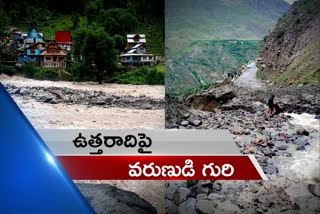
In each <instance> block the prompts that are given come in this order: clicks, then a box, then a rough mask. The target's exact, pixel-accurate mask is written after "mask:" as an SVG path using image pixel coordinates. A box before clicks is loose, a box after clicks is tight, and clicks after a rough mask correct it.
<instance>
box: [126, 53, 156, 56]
mask: <svg viewBox="0 0 320 214" xmlns="http://www.w3.org/2000/svg"><path fill="white" fill-rule="evenodd" d="M120 56H154V54H136V53H132V54H129V53H125V54H121V55H120Z"/></svg>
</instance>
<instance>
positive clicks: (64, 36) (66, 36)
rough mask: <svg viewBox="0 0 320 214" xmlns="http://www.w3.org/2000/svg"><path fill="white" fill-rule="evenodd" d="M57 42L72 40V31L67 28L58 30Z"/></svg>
mask: <svg viewBox="0 0 320 214" xmlns="http://www.w3.org/2000/svg"><path fill="white" fill-rule="evenodd" d="M55 34H56V38H55V40H56V42H57V43H69V42H71V32H70V31H67V30H61V31H56V33H55Z"/></svg>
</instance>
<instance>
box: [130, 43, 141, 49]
mask: <svg viewBox="0 0 320 214" xmlns="http://www.w3.org/2000/svg"><path fill="white" fill-rule="evenodd" d="M141 45H142V44H140V43H139V44H136V45H135V46H133V47H132V48H133V49H136V48H138V47H140V46H141Z"/></svg>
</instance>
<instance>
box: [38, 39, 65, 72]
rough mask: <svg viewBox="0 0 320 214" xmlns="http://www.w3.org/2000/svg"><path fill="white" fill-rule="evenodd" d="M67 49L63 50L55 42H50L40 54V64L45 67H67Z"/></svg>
mask: <svg viewBox="0 0 320 214" xmlns="http://www.w3.org/2000/svg"><path fill="white" fill-rule="evenodd" d="M66 61H67V51H66V50H62V49H61V47H60V46H59V45H57V44H56V43H55V42H52V43H51V44H49V45H48V46H47V47H46V49H45V50H44V51H43V52H42V53H41V55H40V65H41V67H45V68H65V67H66V66H67V63H66Z"/></svg>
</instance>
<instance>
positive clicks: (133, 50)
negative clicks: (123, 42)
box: [127, 49, 137, 54]
mask: <svg viewBox="0 0 320 214" xmlns="http://www.w3.org/2000/svg"><path fill="white" fill-rule="evenodd" d="M136 50H137V49H131V50H130V51H128V52H127V53H128V54H131V53H134V52H135V51H136Z"/></svg>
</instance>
